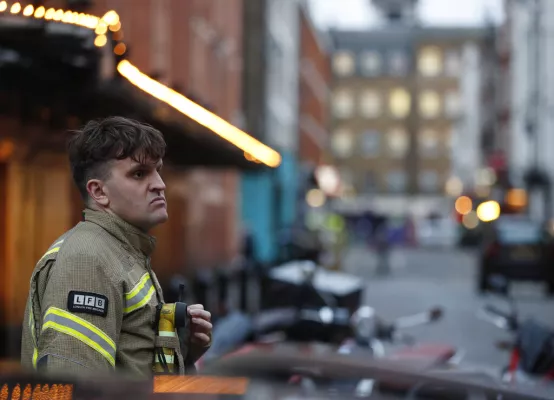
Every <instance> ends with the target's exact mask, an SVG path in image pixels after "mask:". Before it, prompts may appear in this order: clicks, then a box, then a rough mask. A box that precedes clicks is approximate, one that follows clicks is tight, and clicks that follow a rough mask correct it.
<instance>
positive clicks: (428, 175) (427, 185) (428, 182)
mask: <svg viewBox="0 0 554 400" xmlns="http://www.w3.org/2000/svg"><path fill="white" fill-rule="evenodd" d="M417 178H418V185H419V189H420V190H421V191H422V192H428V193H433V192H437V191H438V189H439V174H438V173H437V171H435V170H424V171H420V172H419V174H418V177H417Z"/></svg>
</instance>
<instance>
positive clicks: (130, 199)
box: [103, 158, 168, 232]
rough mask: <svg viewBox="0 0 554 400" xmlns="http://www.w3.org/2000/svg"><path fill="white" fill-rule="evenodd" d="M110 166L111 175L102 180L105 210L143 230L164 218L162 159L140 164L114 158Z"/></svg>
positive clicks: (165, 214)
mask: <svg viewBox="0 0 554 400" xmlns="http://www.w3.org/2000/svg"><path fill="white" fill-rule="evenodd" d="M110 167H111V173H110V176H109V178H107V179H106V180H105V181H103V192H104V194H105V197H106V202H107V204H106V205H104V208H106V209H107V211H109V212H113V213H114V214H116V215H118V216H119V217H120V218H122V219H124V220H125V221H127V222H128V223H130V224H131V225H134V226H136V227H138V228H140V229H142V230H143V231H145V232H147V231H149V230H151V229H152V228H154V227H155V226H156V225H158V224H161V223H163V222H165V221H167V218H168V215H167V204H166V200H165V193H164V191H165V184H164V182H163V180H162V178H161V176H160V170H161V167H162V161H161V160H158V161H151V162H147V163H145V164H140V163H138V162H136V161H134V160H133V159H131V158H126V159H124V160H115V161H113V162H112V163H111V166H110Z"/></svg>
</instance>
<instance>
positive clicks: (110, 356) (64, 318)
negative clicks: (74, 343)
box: [42, 307, 116, 366]
mask: <svg viewBox="0 0 554 400" xmlns="http://www.w3.org/2000/svg"><path fill="white" fill-rule="evenodd" d="M46 329H53V330H55V331H58V332H62V333H65V334H66V335H69V336H73V337H74V338H76V339H78V340H80V341H81V342H83V343H85V344H86V345H88V346H90V347H91V348H93V349H94V350H96V351H97V352H98V353H100V354H102V356H104V358H106V359H107V360H108V362H109V363H110V364H111V365H112V366H115V352H116V346H115V343H114V341H113V340H112V339H110V337H109V336H108V335H107V334H106V333H104V332H103V331H102V330H100V329H98V328H97V327H96V326H94V325H93V324H91V323H90V322H88V321H85V320H84V319H82V318H79V317H77V316H76V315H73V314H71V313H69V312H67V311H64V310H61V309H59V308H55V307H50V308H49V309H48V311H47V312H46V316H45V318H44V324H43V327H42V330H43V331H44V330H46Z"/></svg>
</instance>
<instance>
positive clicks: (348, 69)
mask: <svg viewBox="0 0 554 400" xmlns="http://www.w3.org/2000/svg"><path fill="white" fill-rule="evenodd" d="M354 66H355V65H354V56H353V55H352V54H351V53H350V52H346V51H340V52H338V53H336V54H335V55H334V57H333V71H335V74H337V75H338V76H349V75H352V74H354Z"/></svg>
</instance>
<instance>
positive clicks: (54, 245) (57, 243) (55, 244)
mask: <svg viewBox="0 0 554 400" xmlns="http://www.w3.org/2000/svg"><path fill="white" fill-rule="evenodd" d="M62 243H63V239H62V240H60V241H59V242H56V243H54V244H53V245H52V246H50V247H56V246H59V245H60V244H62Z"/></svg>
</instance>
